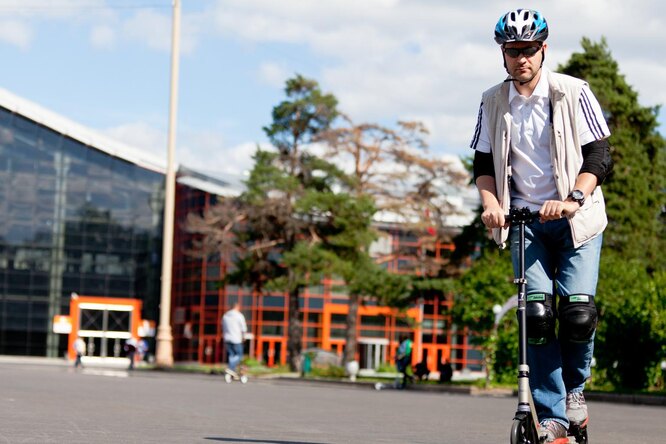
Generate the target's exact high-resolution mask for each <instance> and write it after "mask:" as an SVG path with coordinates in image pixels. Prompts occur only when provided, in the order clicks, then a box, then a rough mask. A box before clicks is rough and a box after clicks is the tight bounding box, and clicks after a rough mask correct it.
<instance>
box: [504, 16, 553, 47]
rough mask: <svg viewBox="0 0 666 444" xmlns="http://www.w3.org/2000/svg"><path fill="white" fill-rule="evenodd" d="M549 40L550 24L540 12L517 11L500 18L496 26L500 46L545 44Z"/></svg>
mask: <svg viewBox="0 0 666 444" xmlns="http://www.w3.org/2000/svg"><path fill="white" fill-rule="evenodd" d="M547 38H548V23H546V19H545V18H544V16H543V15H541V13H540V12H539V11H535V10H533V9H516V10H514V11H509V12H507V13H506V14H504V15H503V16H502V17H500V19H499V21H498V22H497V25H496V26H495V41H496V42H497V43H499V44H500V45H503V44H505V43H509V42H543V41H545V40H546V39H547Z"/></svg>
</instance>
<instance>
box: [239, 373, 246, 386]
mask: <svg viewBox="0 0 666 444" xmlns="http://www.w3.org/2000/svg"><path fill="white" fill-rule="evenodd" d="M240 382H241V383H242V384H247V376H245V375H242V376H241V377H240Z"/></svg>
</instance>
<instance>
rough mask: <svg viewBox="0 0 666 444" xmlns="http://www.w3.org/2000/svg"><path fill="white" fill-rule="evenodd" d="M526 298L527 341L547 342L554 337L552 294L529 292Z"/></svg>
mask: <svg viewBox="0 0 666 444" xmlns="http://www.w3.org/2000/svg"><path fill="white" fill-rule="evenodd" d="M526 299H527V306H526V309H525V316H526V318H527V342H528V343H529V344H532V345H543V344H547V343H548V342H549V341H550V340H552V339H553V338H554V337H555V320H556V319H557V313H556V311H555V306H554V304H553V295H552V294H548V293H531V294H528V295H527V298H526Z"/></svg>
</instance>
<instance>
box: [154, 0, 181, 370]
mask: <svg viewBox="0 0 666 444" xmlns="http://www.w3.org/2000/svg"><path fill="white" fill-rule="evenodd" d="M179 51H180V0H174V1H173V28H172V35H171V89H170V98H169V135H168V140H167V171H166V193H165V197H164V200H165V202H164V231H163V235H162V286H161V292H160V323H159V326H158V328H157V350H156V353H155V360H156V364H157V366H158V367H171V366H173V336H172V335H171V274H172V262H173V234H174V213H175V207H176V205H175V202H176V168H175V161H174V157H175V156H174V153H175V144H176V114H177V109H178V59H179Z"/></svg>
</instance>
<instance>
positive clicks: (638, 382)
mask: <svg viewBox="0 0 666 444" xmlns="http://www.w3.org/2000/svg"><path fill="white" fill-rule="evenodd" d="M665 277H666V273H664V272H663V271H662V272H659V273H657V274H656V275H654V276H650V275H649V274H648V272H647V270H646V268H645V266H644V264H643V263H642V262H641V261H639V260H637V259H630V260H627V259H625V258H622V257H621V256H619V255H616V254H607V255H604V256H602V266H601V270H600V276H599V278H600V280H599V282H600V283H599V292H598V295H599V296H598V300H599V304H598V305H599V311H600V318H601V320H600V322H599V326H598V330H597V341H596V342H597V344H596V345H597V347H596V348H597V351H596V353H595V355H596V357H597V364H598V366H599V368H600V369H601V371H602V374H603V375H605V377H606V378H607V380H608V381H609V382H611V383H612V384H613V385H614V386H616V387H626V388H630V389H642V388H645V387H649V386H652V385H654V384H655V383H656V381H655V378H654V377H655V372H656V371H657V369H658V368H659V364H660V362H661V360H662V359H664V358H665V357H666V354H664V352H665V351H666V350H665V347H666V286H665V284H666V281H665V280H664V278H665ZM662 388H663V387H662Z"/></svg>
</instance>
